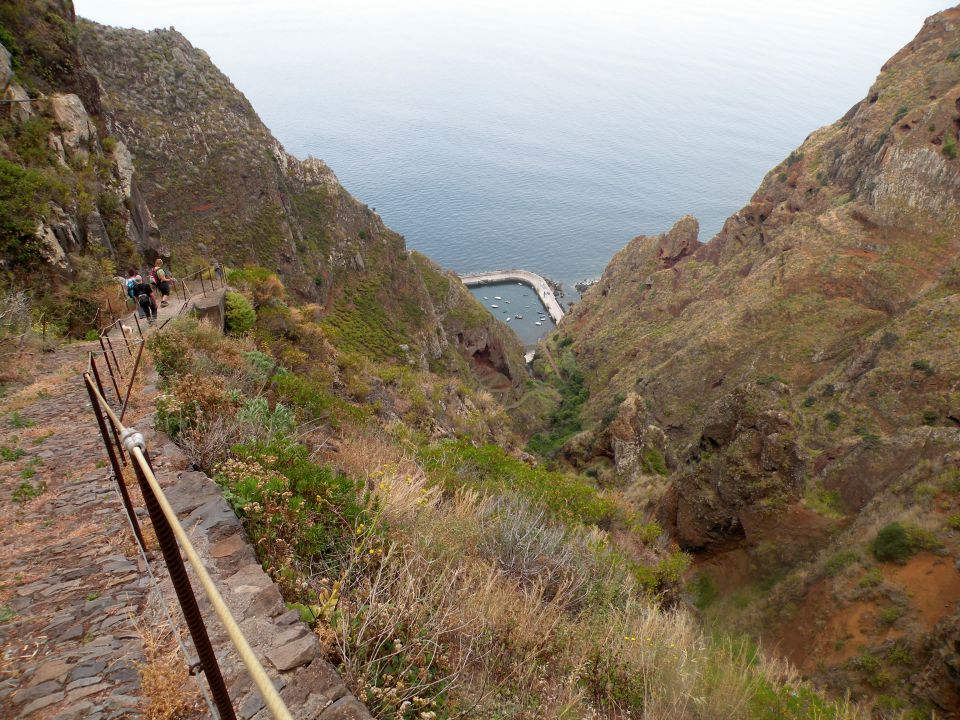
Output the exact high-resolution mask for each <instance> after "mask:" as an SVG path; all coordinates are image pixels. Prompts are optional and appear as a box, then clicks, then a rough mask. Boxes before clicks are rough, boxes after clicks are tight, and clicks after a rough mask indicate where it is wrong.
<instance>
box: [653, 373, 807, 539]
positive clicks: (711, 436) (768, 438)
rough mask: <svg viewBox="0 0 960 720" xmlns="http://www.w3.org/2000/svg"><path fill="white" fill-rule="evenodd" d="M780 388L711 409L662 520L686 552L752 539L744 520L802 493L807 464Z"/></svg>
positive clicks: (742, 394) (662, 508)
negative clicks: (765, 508)
mask: <svg viewBox="0 0 960 720" xmlns="http://www.w3.org/2000/svg"><path fill="white" fill-rule="evenodd" d="M779 394H780V393H779V392H778V391H777V390H776V389H766V388H761V387H758V386H756V385H743V386H740V387H738V388H736V389H735V390H734V391H733V392H731V393H730V394H728V395H726V396H724V397H722V398H721V399H720V400H718V401H717V402H716V403H714V404H713V406H712V407H711V408H710V409H709V410H708V411H707V413H706V416H705V418H704V422H703V428H702V431H701V433H700V439H699V442H698V444H697V445H696V446H693V447H690V448H688V451H687V458H686V460H687V463H686V468H685V469H684V470H681V471H680V472H679V474H678V475H676V476H675V479H674V480H673V482H672V484H671V486H670V488H669V489H668V491H667V493H666V494H665V495H664V497H663V499H662V500H661V502H660V505H659V508H658V515H659V517H660V519H661V521H662V522H663V523H664V525H665V527H667V528H669V529H670V530H671V532H672V533H673V535H674V537H675V538H676V539H677V541H678V542H679V543H680V545H681V546H682V547H685V548H688V549H691V550H700V549H704V548H707V547H709V546H710V545H712V544H716V543H720V542H723V541H729V540H738V539H747V540H749V538H747V537H746V529H745V528H746V526H747V524H748V522H747V515H748V514H749V515H752V514H753V513H755V512H756V511H757V510H758V509H761V508H762V507H764V506H765V507H767V508H768V509H769V510H770V511H771V512H773V511H775V510H776V509H777V508H778V507H781V506H783V505H784V504H786V503H787V502H789V501H792V500H795V499H796V498H798V497H799V496H801V495H802V494H803V489H804V469H805V462H804V457H803V455H802V452H801V449H800V445H799V444H798V442H797V436H796V430H795V428H794V426H793V424H792V422H791V420H790V418H789V417H788V416H787V415H786V413H784V412H783V411H782V410H781V409H780V408H779V403H778V402H777V401H778V399H779Z"/></svg>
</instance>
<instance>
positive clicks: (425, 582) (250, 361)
mask: <svg viewBox="0 0 960 720" xmlns="http://www.w3.org/2000/svg"><path fill="white" fill-rule="evenodd" d="M250 274H251V273H250V271H236V272H234V273H233V274H232V275H233V276H232V282H233V283H234V284H235V285H237V286H240V287H244V286H245V283H246V282H247V281H248V279H249V277H248V276H249V275H250ZM245 275H246V276H247V277H245ZM265 286H270V287H272V288H273V290H272V293H271V297H270V298H269V299H267V298H264V297H263V296H262V294H261V295H260V297H257V293H258V289H257V288H263V287H265ZM440 286H441V283H439V281H437V283H436V286H435V287H434V286H431V290H432V291H436V290H440V289H441V287H440ZM260 292H262V291H260ZM242 294H243V296H244V297H245V298H247V300H246V301H240V300H237V299H234V300H233V301H232V302H231V318H229V319H230V323H229V325H230V327H231V328H237V331H236V332H235V333H234V335H232V336H230V335H228V336H223V335H221V334H219V333H218V332H217V331H215V330H214V329H212V328H209V327H208V326H205V325H202V324H198V323H197V322H196V321H195V320H191V319H183V320H179V321H176V322H174V323H173V324H172V325H171V326H169V327H168V329H166V330H165V331H164V332H163V333H162V334H159V335H157V336H155V337H154V338H153V339H152V340H151V342H150V345H149V347H150V355H151V358H152V361H153V363H154V365H155V367H156V369H157V371H158V372H159V374H160V376H161V386H162V390H163V394H162V395H161V396H160V398H159V399H158V402H157V422H158V426H159V427H161V428H163V429H165V430H166V431H167V432H169V433H170V434H172V435H173V436H174V437H175V438H176V440H177V442H178V443H179V444H180V445H181V447H182V448H183V449H184V450H185V452H186V453H187V454H188V456H189V457H191V458H192V459H193V460H194V461H195V462H197V463H198V464H199V465H200V466H201V467H203V468H204V469H206V470H207V471H208V472H209V473H210V474H211V475H212V476H213V477H214V478H215V479H216V480H217V482H218V483H220V484H221V486H222V487H223V488H224V491H225V493H226V495H227V497H228V499H229V500H230V502H231V503H232V504H233V506H234V508H235V509H236V511H237V513H238V514H239V515H240V517H241V518H242V519H243V521H244V525H245V527H246V529H247V532H248V533H249V534H250V536H251V539H252V540H253V541H254V544H255V546H256V547H257V550H258V553H259V556H260V559H261V560H262V562H263V563H264V567H266V568H267V569H268V571H269V572H270V574H271V575H272V576H273V577H274V579H276V580H277V582H278V583H280V585H281V587H282V590H283V594H284V597H285V599H286V600H287V602H288V603H289V604H290V606H291V607H293V608H297V609H298V610H299V611H300V614H301V616H302V617H303V619H304V620H306V621H307V622H309V623H310V624H311V625H312V626H313V627H314V630H315V632H316V633H317V635H318V636H319V637H320V639H321V643H322V646H323V650H324V654H325V656H326V657H327V658H328V659H330V660H331V661H332V662H333V663H335V664H336V665H337V667H338V668H339V670H340V672H341V674H342V677H343V678H344V680H345V682H346V683H347V684H348V685H349V686H350V688H351V689H352V690H353V691H354V692H355V693H356V694H357V696H358V697H359V698H360V699H361V700H362V701H363V702H365V703H366V704H367V706H368V707H369V708H370V710H371V712H372V713H373V714H374V715H375V716H376V717H379V718H409V719H413V718H424V717H436V718H447V717H455V716H461V717H504V718H506V717H510V718H534V717H570V718H574V717H594V716H597V715H598V714H602V715H605V716H610V717H628V716H630V717H634V716H641V715H642V714H643V713H650V714H651V715H652V716H654V717H658V718H678V719H679V718H704V719H706V718H714V717H732V718H771V719H772V718H791V717H792V718H806V717H829V718H852V717H866V716H865V715H863V713H862V712H861V711H860V710H859V709H857V708H855V707H850V706H848V705H846V704H844V703H835V702H832V701H829V700H827V699H825V698H824V697H823V696H822V695H820V694H818V693H816V692H814V691H813V690H812V689H811V688H810V687H808V686H806V685H804V684H802V683H800V682H798V681H797V680H796V679H795V677H794V676H793V675H792V674H791V673H790V672H788V671H785V669H784V668H783V667H782V666H781V665H779V664H778V663H776V662H771V661H770V660H769V659H768V658H766V657H765V656H763V655H762V654H761V653H760V652H759V651H758V649H757V648H756V647H755V646H753V645H752V644H751V643H749V642H748V641H745V640H734V639H729V638H721V637H717V638H711V637H709V636H708V635H706V634H704V632H703V631H702V630H701V629H700V628H699V627H698V623H697V622H696V620H695V619H694V616H693V615H692V614H691V613H689V612H687V611H686V610H684V609H683V608H682V607H681V606H680V604H679V603H678V597H679V596H678V592H679V588H680V586H681V577H682V575H683V573H684V572H685V570H686V569H687V567H688V564H689V556H688V555H687V554H685V553H683V552H681V551H680V550H679V549H678V548H677V547H676V545H674V544H673V543H671V542H670V541H669V539H668V538H667V537H665V536H664V534H663V532H662V530H661V528H660V527H659V526H658V525H657V524H656V523H653V522H651V521H650V520H649V518H648V517H647V516H646V515H645V514H643V513H637V512H635V511H634V510H633V509H632V508H631V506H630V505H629V504H628V503H625V502H623V501H622V499H621V498H620V497H619V495H618V494H617V493H615V492H609V491H606V490H603V489H602V488H600V487H599V486H598V484H597V483H596V481H595V479H594V478H592V477H590V476H588V475H582V474H578V473H575V472H571V471H567V470H562V469H549V468H548V467H547V466H546V465H544V464H542V463H538V462H537V461H536V460H535V459H534V458H533V457H531V456H529V455H527V454H525V453H523V452H522V451H521V448H522V446H523V443H524V442H525V436H524V434H522V433H518V432H516V431H515V430H513V429H512V424H511V422H510V417H509V415H508V411H507V410H506V409H505V407H504V405H502V404H501V403H500V402H498V401H497V400H495V399H494V397H493V396H492V395H491V394H490V393H489V392H488V391H486V390H482V389H477V388H475V387H471V386H470V385H469V384H467V383H464V382H462V381H460V380H457V379H455V378H452V377H451V376H450V375H449V374H445V373H441V372H433V371H430V370H422V369H418V368H415V367H411V366H409V365H406V364H404V363H398V362H396V361H395V360H392V359H382V358H380V357H378V353H376V352H375V351H371V350H368V349H365V348H363V347H354V346H352V345H351V346H341V345H339V344H338V342H337V339H336V337H335V336H331V335H330V334H329V333H328V332H327V327H326V322H327V320H326V318H325V316H324V315H323V314H322V313H319V312H318V309H317V307H316V306H312V305H304V304H302V303H299V302H298V301H297V300H296V298H295V296H292V295H290V294H289V293H287V292H286V291H285V289H284V288H283V286H282V284H281V283H280V282H279V280H278V279H277V278H276V276H271V275H270V274H269V273H268V272H266V271H260V272H259V273H258V281H257V282H256V283H255V284H250V285H246V286H245V289H243V290H242ZM254 305H256V306H257V307H256V310H255V314H256V319H255V321H254V324H253V325H252V326H247V323H246V321H245V318H247V317H248V316H249V311H248V308H249V307H253V306H254Z"/></svg>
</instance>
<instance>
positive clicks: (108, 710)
mask: <svg viewBox="0 0 960 720" xmlns="http://www.w3.org/2000/svg"><path fill="white" fill-rule="evenodd" d="M178 310H179V306H178V305H176V304H173V303H171V306H170V307H169V308H166V309H164V314H163V315H162V316H161V318H162V319H163V318H164V317H168V316H170V315H173V314H175V313H176V312H177V311H178ZM114 339H115V342H114V347H115V350H116V352H117V354H118V357H119V358H120V362H121V364H122V365H125V366H126V367H127V368H129V364H130V362H131V361H130V358H129V356H128V355H127V353H126V349H125V348H124V347H121V346H120V345H118V343H117V342H116V341H120V344H121V345H122V337H121V336H120V335H119V331H118V332H117V334H116V335H115V336H114ZM98 349H99V343H78V344H76V345H73V346H69V349H66V350H64V351H63V352H61V353H59V354H56V355H39V356H37V357H36V358H35V367H34V377H35V378H36V379H35V381H34V382H33V383H32V384H30V385H27V386H26V387H23V388H22V389H20V390H18V391H15V392H12V393H11V394H9V395H8V396H7V397H4V398H2V399H0V447H2V448H3V450H2V451H0V718H7V717H9V718H15V717H16V718H55V719H56V720H66V719H68V718H70V719H72V718H91V719H93V720H101V719H103V720H105V719H108V718H136V717H141V716H142V710H143V707H144V700H145V699H144V698H143V697H142V693H141V684H140V676H139V672H138V668H139V667H140V665H141V664H142V663H144V662H145V661H147V659H148V658H147V653H146V652H145V646H144V642H145V637H147V636H149V634H150V631H151V629H152V628H155V627H156V626H159V625H161V624H162V623H163V613H162V604H168V603H169V602H170V601H171V599H172V598H173V597H174V593H173V591H172V588H171V587H170V583H169V579H168V577H167V576H166V573H165V571H164V568H163V567H162V566H163V563H162V561H161V560H160V558H159V553H158V552H156V551H153V552H148V558H149V559H150V564H151V566H152V568H153V572H154V573H155V574H156V575H157V577H158V580H159V583H160V590H161V591H162V594H161V593H159V592H157V590H156V588H155V587H154V585H153V581H152V580H151V579H150V576H149V574H148V572H147V567H146V565H145V563H144V562H143V560H142V558H141V557H140V554H139V552H138V549H137V546H136V544H135V541H134V539H133V533H132V532H131V531H130V529H129V526H128V524H127V521H126V518H125V516H124V514H123V512H122V506H121V503H120V500H119V497H118V495H117V493H116V491H115V484H114V482H113V480H112V479H111V477H110V471H109V468H108V467H107V464H106V460H105V458H106V455H105V452H104V451H103V447H102V444H101V441H100V437H99V433H98V432H97V430H96V425H95V422H94V418H93V414H92V411H91V408H90V405H89V402H88V400H87V395H86V392H85V390H84V388H83V385H82V381H81V373H82V371H83V369H84V368H85V366H86V357H85V353H86V352H88V351H90V350H98ZM102 369H103V365H102V364H101V370H102ZM104 381H105V383H107V384H108V385H109V381H108V379H107V378H106V377H104ZM148 382H149V380H148ZM107 395H108V400H110V401H111V402H113V401H114V399H113V397H112V394H111V391H109V390H108V392H107ZM155 396H156V389H155V388H153V387H152V386H150V385H146V386H144V385H143V384H142V382H138V383H137V384H135V386H134V391H133V393H132V395H131V404H130V407H129V410H128V416H127V419H126V420H125V422H127V423H128V424H130V425H133V426H135V427H136V428H137V429H138V430H141V431H142V432H143V433H144V435H145V437H146V440H147V444H148V447H149V449H150V452H151V456H152V461H153V465H154V468H155V470H156V472H157V479H158V480H159V482H160V483H161V485H163V486H164V487H166V488H167V493H168V496H169V498H170V501H171V504H172V505H173V507H174V509H175V510H176V511H177V513H178V515H179V516H180V517H181V518H182V522H183V524H184V527H185V528H186V529H187V532H188V533H189V534H190V535H191V537H192V541H193V543H194V544H195V545H196V546H197V549H198V552H199V553H200V555H201V557H202V559H203V561H204V565H205V566H206V567H207V569H208V571H209V572H210V573H211V574H212V575H213V578H214V581H215V582H216V583H217V584H218V586H219V587H220V588H221V592H222V593H223V594H224V597H225V599H226V601H227V603H228V605H229V606H230V607H231V610H232V612H233V613H234V616H235V617H236V619H237V620H238V622H239V623H240V624H241V627H242V629H243V631H244V634H245V635H246V637H247V639H248V641H249V642H250V643H251V646H252V647H253V649H254V651H255V653H256V654H257V656H258V657H259V659H260V660H261V662H262V663H263V665H264V666H265V667H266V669H267V671H268V673H269V675H270V676H271V678H272V679H273V680H274V684H275V685H276V686H277V687H278V688H279V689H281V694H282V695H283V696H284V699H285V701H286V702H287V704H288V707H289V708H290V710H291V712H292V713H293V715H294V717H296V718H304V719H305V718H320V719H321V720H370V715H369V714H368V713H367V711H366V709H365V708H364V707H363V706H362V705H361V704H360V703H359V702H357V700H356V699H355V698H354V697H353V696H352V695H350V694H349V692H348V691H347V688H346V687H345V686H344V685H343V683H342V682H341V681H340V678H339V677H337V675H336V672H335V670H334V669H333V668H332V667H331V666H330V665H329V664H328V663H326V662H325V661H324V660H323V659H322V658H320V657H319V655H320V648H319V643H318V642H317V638H316V637H315V636H314V635H313V633H311V632H310V629H309V628H308V627H307V626H306V625H304V624H303V623H302V622H300V620H299V614H298V613H297V612H296V611H287V609H286V607H285V605H284V603H283V600H282V598H281V596H280V593H279V591H278V589H277V587H276V586H275V585H274V583H273V582H272V581H271V580H270V578H269V577H268V576H267V574H266V573H265V572H264V571H263V569H262V568H261V567H260V564H259V563H258V562H257V560H256V556H255V554H254V552H253V548H252V547H251V546H250V543H249V541H248V540H247V538H246V534H245V533H244V531H243V528H242V525H241V523H240V522H239V520H238V519H237V517H236V516H235V515H234V513H233V511H232V510H231V509H230V507H229V505H228V504H227V503H226V501H225V500H224V499H223V495H222V493H221V492H220V489H219V488H218V487H217V486H216V484H215V483H213V482H212V481H211V480H210V479H209V478H207V477H206V476H205V475H203V474H202V473H197V472H190V471H189V470H188V461H187V458H186V457H184V456H183V454H182V452H181V451H180V450H179V449H178V448H177V447H176V445H174V444H173V443H172V442H171V441H170V439H169V438H168V437H166V436H165V435H163V434H161V433H157V432H155V431H154V430H153V429H152V424H153V423H152V409H153V406H154V398H155ZM129 480H130V482H129V483H128V487H131V490H132V494H133V496H134V506H135V507H137V508H142V507H143V504H142V500H139V494H138V492H137V491H136V489H135V487H134V486H135V482H133V478H132V474H131V477H130V478H129ZM138 515H145V512H141V511H138ZM141 520H142V523H141V524H142V525H143V526H144V528H145V531H146V533H145V534H146V535H147V544H148V547H152V546H153V545H154V543H152V542H151V539H150V531H149V529H148V528H149V522H148V521H147V520H146V518H145V517H141ZM190 574H191V576H192V575H193V573H192V570H191V571H190ZM194 588H195V589H197V590H199V584H198V583H197V582H196V580H195V579H194ZM199 595H201V597H199V600H200V607H201V614H202V616H203V617H204V618H205V619H206V620H207V626H208V630H209V631H210V635H211V640H212V641H213V644H214V648H215V650H216V652H217V655H218V658H219V661H220V663H221V668H222V670H223V674H224V677H225V679H226V681H227V686H228V689H229V692H230V696H231V698H232V699H233V702H234V707H235V708H236V709H237V714H238V716H239V717H240V718H242V719H243V720H247V719H249V718H255V719H256V720H261V718H265V717H266V714H267V712H266V710H265V709H264V707H263V703H262V701H261V700H260V697H259V694H258V693H257V692H256V691H255V690H254V689H253V687H252V683H251V681H250V680H249V678H248V676H247V674H246V671H245V670H244V669H243V667H242V666H241V664H240V663H239V658H238V657H237V654H236V651H235V650H234V649H233V648H232V646H231V645H230V644H229V642H228V640H227V638H226V636H225V633H224V632H223V630H222V628H221V627H220V625H219V623H218V622H217V620H216V619H215V616H214V614H213V612H212V609H211V608H210V606H209V602H208V601H207V600H206V598H205V597H202V593H199ZM173 615H174V617H175V618H176V622H177V624H178V625H180V626H181V633H182V634H183V635H184V636H186V631H185V630H183V628H182V619H181V618H180V615H179V611H178V610H176V609H174V610H173ZM183 690H186V691H188V692H189V691H191V687H186V686H185V687H184V688H179V689H174V692H179V691H183ZM195 709H196V711H197V712H198V714H197V717H199V716H201V714H203V715H205V710H206V708H205V707H203V706H202V705H199V703H197V704H196V706H195Z"/></svg>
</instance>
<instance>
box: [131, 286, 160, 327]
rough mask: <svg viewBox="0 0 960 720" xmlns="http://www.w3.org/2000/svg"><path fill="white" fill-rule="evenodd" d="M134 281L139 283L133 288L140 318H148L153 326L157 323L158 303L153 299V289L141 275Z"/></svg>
mask: <svg viewBox="0 0 960 720" xmlns="http://www.w3.org/2000/svg"><path fill="white" fill-rule="evenodd" d="M134 279H135V280H136V281H137V282H136V284H135V285H134V286H133V292H134V294H135V296H136V298H137V305H138V306H139V308H140V317H141V318H146V319H147V320H148V321H149V322H150V324H151V325H153V323H155V322H156V321H157V301H156V300H154V299H153V287H151V285H150V283H148V282H144V281H143V277H142V276H140V275H137V276H136V277H135V278H134Z"/></svg>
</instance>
